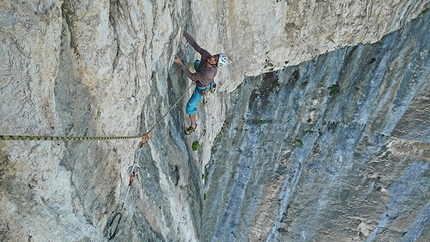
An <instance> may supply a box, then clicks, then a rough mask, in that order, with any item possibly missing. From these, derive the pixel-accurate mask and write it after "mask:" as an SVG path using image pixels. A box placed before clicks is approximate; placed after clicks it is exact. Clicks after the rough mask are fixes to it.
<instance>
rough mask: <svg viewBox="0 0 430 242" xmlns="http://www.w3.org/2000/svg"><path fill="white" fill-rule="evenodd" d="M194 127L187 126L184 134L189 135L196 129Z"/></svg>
mask: <svg viewBox="0 0 430 242" xmlns="http://www.w3.org/2000/svg"><path fill="white" fill-rule="evenodd" d="M196 128H197V124H196ZM196 128H193V127H191V126H190V127H188V128H187V129H186V130H185V134H186V135H189V134H191V133H192V132H194V131H196Z"/></svg>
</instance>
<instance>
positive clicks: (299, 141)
mask: <svg viewBox="0 0 430 242" xmlns="http://www.w3.org/2000/svg"><path fill="white" fill-rule="evenodd" d="M294 144H295V145H296V146H297V147H299V148H302V147H303V141H302V140H301V139H298V140H296V141H295V142H294Z"/></svg>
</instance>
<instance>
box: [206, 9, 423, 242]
mask: <svg viewBox="0 0 430 242" xmlns="http://www.w3.org/2000/svg"><path fill="white" fill-rule="evenodd" d="M429 23H430V14H429V13H426V14H423V15H422V16H419V17H418V18H417V19H416V20H414V21H412V22H411V23H409V24H407V25H405V26H404V27H403V28H402V29H400V30H399V31H395V32H394V33H391V34H389V35H387V36H385V37H384V38H383V39H382V40H381V41H379V42H377V43H375V44H367V45H358V46H353V47H347V48H342V49H339V50H336V51H334V52H330V53H328V54H324V55H320V56H318V57H316V58H314V59H312V60H310V61H307V62H304V63H301V64H299V65H297V66H292V67H288V68H285V69H283V70H281V71H276V72H271V73H266V74H264V75H261V76H258V77H253V78H251V77H250V78H246V79H245V81H244V82H243V83H242V84H241V86H239V88H238V89H237V90H236V91H235V92H233V93H232V99H231V108H230V109H229V113H228V115H227V117H228V118H227V120H226V123H225V124H224V128H223V131H222V132H220V134H219V137H218V138H217V142H215V144H214V148H213V149H214V150H215V151H214V153H213V156H212V161H211V163H209V165H208V167H207V172H208V182H207V185H206V188H205V194H206V195H207V200H206V201H205V204H204V210H203V211H204V215H203V220H204V221H205V223H204V227H203V231H204V233H203V235H202V241H260V240H265V241H361V240H365V239H367V241H428V240H429V239H430V237H429V232H430V219H429V218H430V214H429V212H430V202H429V201H430V176H429V174H430V153H429V152H430V139H429V137H430V136H429V132H430V122H429V118H430V112H429V99H430V96H429V93H430V92H429V91H430V82H429V77H430V69H429V64H430V52H429V49H430V41H429V39H428V37H427V36H428V32H429V31H430V24H429ZM335 87H336V88H335ZM335 90H338V92H337V91H335Z"/></svg>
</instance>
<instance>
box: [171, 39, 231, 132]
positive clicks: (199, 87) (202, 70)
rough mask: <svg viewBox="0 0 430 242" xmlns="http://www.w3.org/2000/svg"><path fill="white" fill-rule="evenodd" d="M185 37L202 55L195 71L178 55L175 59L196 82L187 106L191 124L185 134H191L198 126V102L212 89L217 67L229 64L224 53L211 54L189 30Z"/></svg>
mask: <svg viewBox="0 0 430 242" xmlns="http://www.w3.org/2000/svg"><path fill="white" fill-rule="evenodd" d="M184 37H185V39H186V40H187V41H188V43H189V44H190V45H191V46H192V47H193V48H194V50H196V51H197V52H199V53H200V55H201V60H200V61H196V62H194V68H195V72H194V73H192V72H191V71H190V70H189V69H188V67H187V66H185V65H184V64H183V63H182V61H181V59H179V57H178V56H176V57H175V59H174V62H175V63H176V64H178V65H179V66H180V67H181V69H182V71H183V72H184V73H185V74H186V75H187V76H188V77H189V78H190V79H191V80H193V83H195V84H196V88H195V89H194V92H193V95H191V97H190V100H188V103H187V106H186V112H187V114H188V115H189V116H190V121H191V126H190V127H188V128H187V129H186V130H185V134H186V135H189V134H191V133H192V132H194V131H195V130H196V127H197V123H196V112H197V104H198V103H199V102H200V99H201V98H202V95H205V94H206V93H207V92H208V91H209V90H210V88H211V83H212V82H213V78H214V77H215V75H216V74H217V68H218V67H225V66H227V64H228V57H227V55H225V54H224V53H220V54H217V55H211V54H210V53H209V52H208V51H207V50H205V49H203V48H201V47H200V46H199V45H198V44H197V43H196V41H195V40H194V39H193V37H191V35H190V34H189V33H188V32H187V31H184Z"/></svg>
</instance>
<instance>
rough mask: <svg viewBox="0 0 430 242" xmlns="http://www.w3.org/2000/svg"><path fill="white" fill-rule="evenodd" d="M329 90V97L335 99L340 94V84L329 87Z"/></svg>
mask: <svg viewBox="0 0 430 242" xmlns="http://www.w3.org/2000/svg"><path fill="white" fill-rule="evenodd" d="M328 90H330V92H329V93H328V95H330V97H334V96H336V95H337V94H338V93H339V92H340V87H339V85H338V84H334V85H332V86H331V87H329V88H328Z"/></svg>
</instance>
